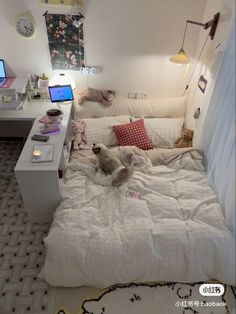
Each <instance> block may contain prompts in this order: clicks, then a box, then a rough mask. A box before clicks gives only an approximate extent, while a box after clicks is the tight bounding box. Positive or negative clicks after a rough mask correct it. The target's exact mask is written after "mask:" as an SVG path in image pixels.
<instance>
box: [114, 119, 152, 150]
mask: <svg viewBox="0 0 236 314" xmlns="http://www.w3.org/2000/svg"><path fill="white" fill-rule="evenodd" d="M113 130H114V132H115V134H116V137H117V140H118V142H119V144H120V145H121V146H136V147H138V148H141V149H143V150H148V149H153V145H152V142H151V140H150V138H149V137H148V134H147V131H146V129H145V126H144V122H143V119H141V120H137V121H134V122H130V123H127V124H121V125H113Z"/></svg>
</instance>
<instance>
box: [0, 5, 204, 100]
mask: <svg viewBox="0 0 236 314" xmlns="http://www.w3.org/2000/svg"><path fill="white" fill-rule="evenodd" d="M85 3H86V7H85V11H86V22H85V26H84V31H85V39H86V52H87V63H88V64H89V65H97V66H101V67H102V73H101V74H99V75H96V76H87V77H86V76H82V75H79V74H78V72H73V73H71V74H72V76H73V77H74V78H75V79H76V81H77V82H78V83H79V87H80V88H81V89H83V88H86V87H87V86H88V85H90V86H93V87H97V88H114V89H115V90H117V91H118V94H120V95H122V96H127V93H128V91H141V92H149V93H150V94H149V97H150V98H151V97H167V96H180V95H182V92H183V89H184V86H185V82H186V78H187V75H188V71H187V70H188V69H186V68H185V67H180V66H178V65H176V64H173V63H171V62H169V60H168V58H169V56H170V55H172V54H174V53H176V52H177V50H178V49H179V48H180V43H181V40H182V35H183V30H184V27H185V21H186V19H192V20H202V16H203V12H204V8H205V4H206V0H198V1H195V0H178V1H173V0H165V1H163V0H147V1H143V0H129V1H125V0H123V1H116V0H99V1H96V0H90V1H89V0H87V1H86V0H85ZM47 9H48V7H47ZM45 10H46V7H41V6H40V4H39V0H30V1H29V0H17V1H15V0H7V1H6V0H0V57H2V58H4V59H5V60H6V61H7V63H8V65H9V67H10V68H11V70H12V71H10V74H12V73H15V75H17V76H28V75H29V74H31V73H37V74H41V73H43V72H45V73H47V74H48V75H49V76H51V75H52V74H53V72H52V70H51V64H50V59H49V50H48V45H47V34H46V29H45V23H44V18H43V17H42V14H43V13H44V12H45ZM48 10H49V12H52V13H53V12H54V13H59V12H65V13H70V10H68V9H67V10H56V9H55V8H54V9H53V10H50V9H48ZM26 11H29V12H31V14H32V15H33V17H34V18H35V20H36V23H37V32H36V34H35V36H34V37H33V38H31V39H24V38H21V37H20V36H19V35H18V34H17V33H16V31H15V29H14V18H15V16H16V15H18V14H20V13H22V12H26ZM199 31H200V29H199V28H192V29H191V31H190V32H189V35H188V41H187V43H186V49H187V50H188V52H189V54H190V55H193V54H194V51H195V48H196V38H198V33H199Z"/></svg>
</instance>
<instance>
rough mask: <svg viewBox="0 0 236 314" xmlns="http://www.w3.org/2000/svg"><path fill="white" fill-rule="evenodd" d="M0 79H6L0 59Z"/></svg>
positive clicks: (2, 62)
mask: <svg viewBox="0 0 236 314" xmlns="http://www.w3.org/2000/svg"><path fill="white" fill-rule="evenodd" d="M0 78H6V70H5V65H4V61H3V60H2V59H0Z"/></svg>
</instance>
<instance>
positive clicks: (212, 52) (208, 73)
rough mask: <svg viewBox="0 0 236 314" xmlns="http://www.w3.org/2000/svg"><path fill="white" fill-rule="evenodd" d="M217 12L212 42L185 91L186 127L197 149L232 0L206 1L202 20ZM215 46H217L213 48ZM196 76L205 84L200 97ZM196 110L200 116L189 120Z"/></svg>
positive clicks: (202, 38) (229, 21) (202, 36)
mask: <svg viewBox="0 0 236 314" xmlns="http://www.w3.org/2000/svg"><path fill="white" fill-rule="evenodd" d="M217 12H220V14H221V15H220V20H219V24H218V27H217V30H216V34H215V38H214V40H213V41H212V40H208V43H207V45H206V48H205V50H204V53H203V55H202V57H201V59H200V62H199V64H198V66H197V68H196V71H195V74H194V76H193V79H192V82H191V84H190V87H189V91H188V92H187V96H188V101H187V113H186V125H187V127H189V128H192V129H194V141H193V144H194V146H196V147H199V146H200V142H201V134H202V129H203V124H204V120H205V117H206V113H207V110H208V105H209V103H210V99H211V95H212V92H213V90H214V86H215V81H216V77H217V73H218V72H217V71H218V70H219V67H220V64H221V61H222V57H223V53H224V49H225V46H226V44H227V40H228V36H229V32H230V30H231V27H232V24H233V22H234V19H235V0H207V4H206V9H205V12H204V19H203V21H204V22H207V21H208V20H210V19H211V18H212V17H213V15H214V14H215V13H217ZM207 34H208V30H201V32H200V35H199V39H198V44H197V49H196V55H198V54H199V52H200V50H201V48H202V46H203V43H204V41H205V38H206V36H207ZM218 45H219V47H218V48H216V47H217V46H218ZM194 62H196V60H192V63H193V64H194ZM200 75H203V76H204V77H205V78H206V79H207V81H208V82H207V88H206V91H205V93H204V94H203V93H202V92H201V90H200V89H199V88H198V87H197V84H198V79H199V77H200ZM198 107H199V108H200V110H201V114H200V118H199V119H197V120H195V119H194V118H193V113H194V111H195V110H196V109H197V108H198Z"/></svg>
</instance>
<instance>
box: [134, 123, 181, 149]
mask: <svg viewBox="0 0 236 314" xmlns="http://www.w3.org/2000/svg"><path fill="white" fill-rule="evenodd" d="M132 120H133V121H135V120H138V119H137V118H132ZM183 123H184V118H150V119H146V118H145V119H144V125H145V128H146V130H147V132H148V135H149V137H150V139H151V140H152V143H153V145H154V146H155V147H157V148H173V147H174V144H175V141H176V140H177V138H178V137H180V136H181V131H182V128H183Z"/></svg>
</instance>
